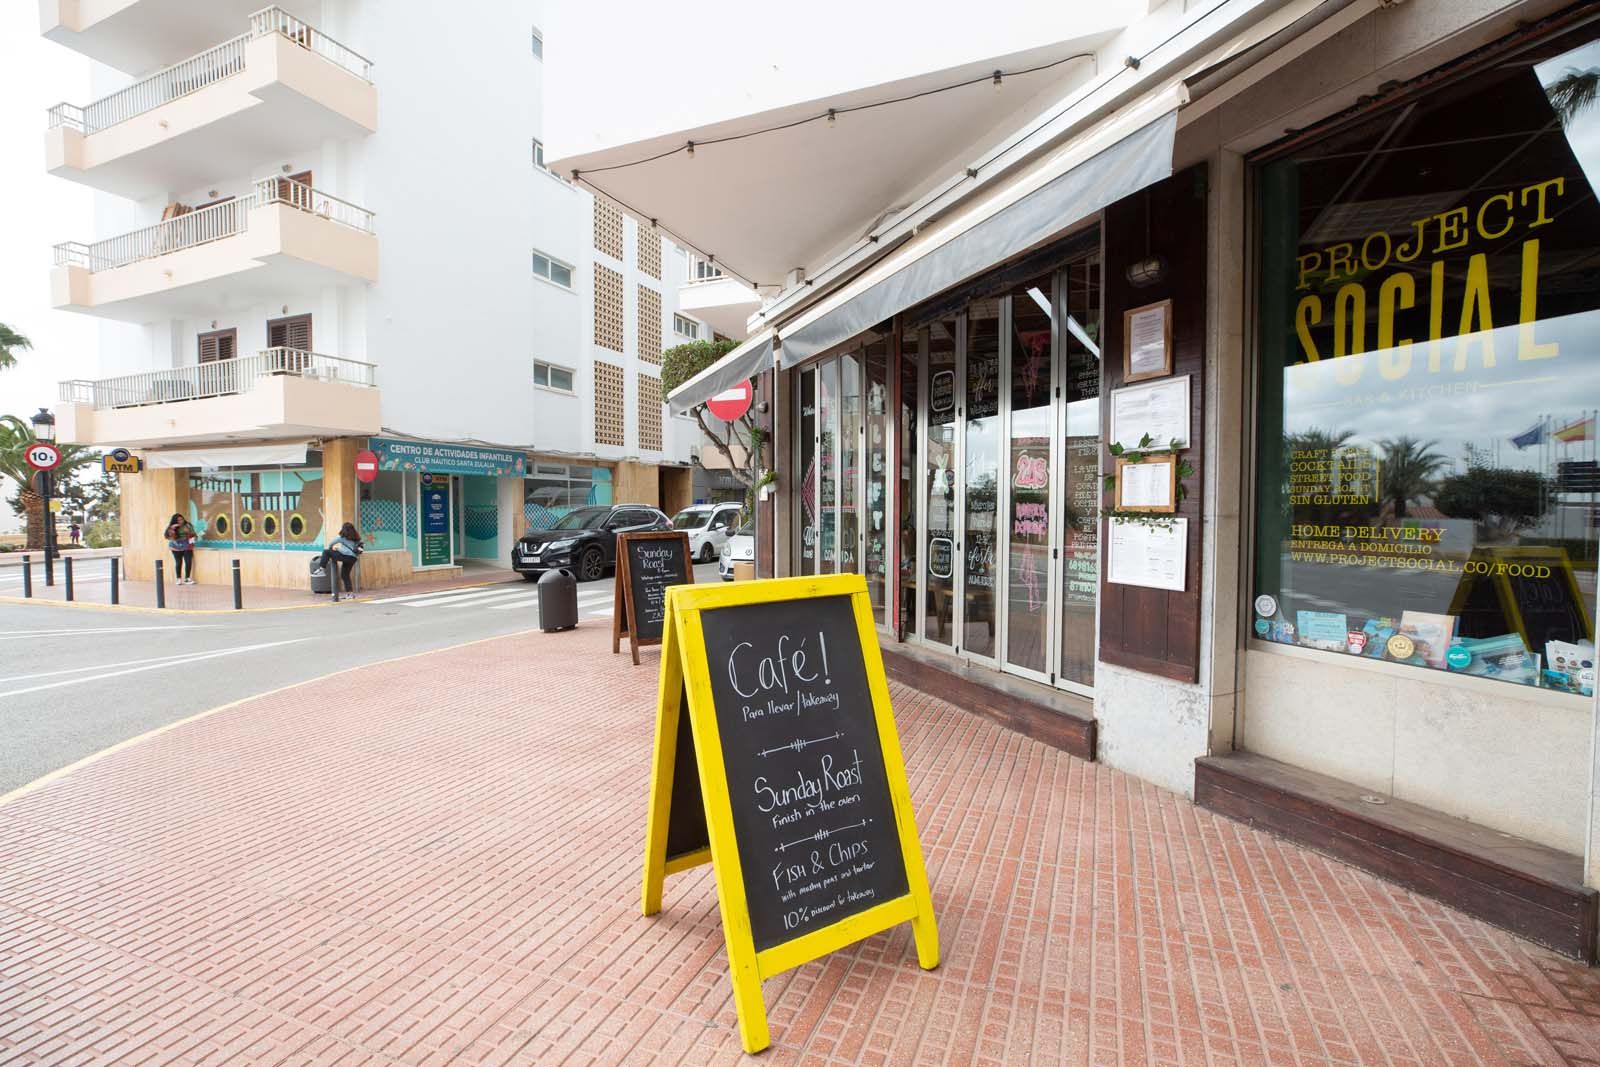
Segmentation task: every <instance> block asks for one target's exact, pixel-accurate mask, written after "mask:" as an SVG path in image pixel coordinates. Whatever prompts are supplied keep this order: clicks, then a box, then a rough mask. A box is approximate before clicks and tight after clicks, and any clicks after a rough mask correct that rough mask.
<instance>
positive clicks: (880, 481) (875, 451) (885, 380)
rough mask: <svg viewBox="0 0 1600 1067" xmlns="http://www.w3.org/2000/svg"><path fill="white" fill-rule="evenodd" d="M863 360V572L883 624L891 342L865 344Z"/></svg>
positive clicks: (868, 590) (885, 594) (887, 512)
mask: <svg viewBox="0 0 1600 1067" xmlns="http://www.w3.org/2000/svg"><path fill="white" fill-rule="evenodd" d="M861 358H862V365H863V367H864V368H865V369H866V374H867V380H866V393H865V394H864V400H865V403H866V420H867V421H866V432H865V435H864V436H865V439H866V453H865V458H864V460H863V464H864V466H865V467H866V477H865V478H864V479H863V482H864V484H865V486H866V494H867V498H866V501H865V506H864V507H863V508H862V509H861V522H862V525H863V526H865V527H866V530H865V534H866V536H865V538H864V540H865V543H866V557H865V560H864V562H863V565H862V568H861V571H862V573H863V574H865V575H866V576H867V593H868V594H869V595H870V596H871V598H872V614H873V617H874V618H876V619H878V620H879V621H880V622H883V621H885V619H884V610H883V609H884V603H885V599H886V596H887V589H888V580H889V532H888V522H889V486H890V484H891V483H890V481H889V465H888V449H889V339H888V338H887V337H884V338H881V339H879V340H877V341H874V342H872V343H871V344H868V345H866V346H865V347H864V348H863V349H862V353H861Z"/></svg>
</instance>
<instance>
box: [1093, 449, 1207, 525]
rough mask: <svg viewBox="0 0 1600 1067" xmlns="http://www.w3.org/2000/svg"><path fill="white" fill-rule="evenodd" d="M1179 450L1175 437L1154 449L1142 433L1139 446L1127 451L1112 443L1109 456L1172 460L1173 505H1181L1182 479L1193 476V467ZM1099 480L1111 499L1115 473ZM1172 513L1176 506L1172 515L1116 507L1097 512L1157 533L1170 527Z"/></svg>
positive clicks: (1133, 460)
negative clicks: (1147, 527)
mask: <svg viewBox="0 0 1600 1067" xmlns="http://www.w3.org/2000/svg"><path fill="white" fill-rule="evenodd" d="M1183 448H1184V446H1183V444H1182V442H1180V441H1179V440H1178V439H1177V438H1176V437H1174V438H1173V439H1172V440H1171V441H1169V442H1167V444H1166V446H1165V447H1161V448H1158V447H1156V443H1155V442H1154V441H1153V440H1151V438H1150V435H1149V434H1145V435H1144V436H1143V437H1141V438H1139V443H1138V444H1137V445H1135V446H1134V447H1133V448H1127V447H1125V446H1123V445H1121V444H1113V445H1111V446H1110V451H1111V454H1112V455H1113V456H1115V457H1116V458H1117V459H1120V460H1123V461H1124V462H1127V463H1143V462H1144V461H1145V460H1147V459H1151V458H1153V457H1156V456H1172V457H1174V460H1175V462H1176V464H1177V471H1176V473H1177V479H1176V482H1177V485H1176V488H1175V489H1174V491H1173V502H1174V505H1182V503H1183V498H1184V497H1185V496H1187V495H1188V491H1187V490H1186V489H1185V488H1184V486H1183V480H1184V479H1185V478H1192V477H1193V476H1194V466H1193V465H1192V464H1191V463H1190V462H1189V461H1188V460H1186V459H1184V458H1183V457H1182V456H1181V455H1180V453H1181V452H1182V451H1183ZM1102 481H1103V484H1104V486H1105V490H1106V492H1108V493H1111V494H1112V497H1111V498H1112V499H1113V500H1115V499H1116V488H1117V476H1116V474H1114V473H1113V474H1108V475H1106V476H1105V478H1104V479H1103V480H1102ZM1175 512H1176V506H1175V507H1174V511H1173V512H1172V513H1168V512H1153V511H1140V510H1129V509H1127V508H1117V507H1110V508H1101V509H1100V515H1101V516H1102V517H1103V518H1107V519H1117V520H1119V521H1121V522H1136V523H1139V524H1141V525H1144V526H1150V527H1154V528H1156V529H1160V530H1165V529H1169V528H1170V527H1171V526H1172V522H1173V520H1174V519H1176V518H1177V517H1178V516H1177V514H1176V513H1175Z"/></svg>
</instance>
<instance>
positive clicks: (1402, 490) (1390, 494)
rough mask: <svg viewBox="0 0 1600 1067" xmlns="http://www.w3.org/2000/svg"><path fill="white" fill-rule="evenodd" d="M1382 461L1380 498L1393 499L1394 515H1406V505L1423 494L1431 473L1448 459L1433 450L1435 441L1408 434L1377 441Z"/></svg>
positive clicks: (1436, 470)
mask: <svg viewBox="0 0 1600 1067" xmlns="http://www.w3.org/2000/svg"><path fill="white" fill-rule="evenodd" d="M1378 444H1379V445H1380V446H1381V447H1382V448H1383V463H1382V466H1381V468H1380V471H1379V481H1380V484H1381V485H1382V487H1383V498H1384V499H1385V500H1390V501H1393V502H1394V517H1395V518H1397V519H1403V518H1405V517H1406V504H1407V503H1408V502H1410V501H1413V500H1417V499H1419V498H1421V497H1423V496H1426V495H1427V494H1428V493H1429V491H1431V490H1432V488H1433V480H1434V476H1435V475H1437V474H1438V473H1439V470H1440V468H1442V467H1444V466H1445V465H1447V464H1448V463H1449V462H1450V461H1449V460H1448V459H1446V458H1445V457H1444V456H1441V455H1440V454H1439V453H1437V452H1435V451H1434V449H1435V448H1437V447H1438V445H1439V442H1438V441H1419V440H1417V439H1416V438H1415V437H1411V436H1410V435H1408V434H1402V435H1401V436H1399V437H1395V438H1389V439H1385V440H1382V441H1379V442H1378Z"/></svg>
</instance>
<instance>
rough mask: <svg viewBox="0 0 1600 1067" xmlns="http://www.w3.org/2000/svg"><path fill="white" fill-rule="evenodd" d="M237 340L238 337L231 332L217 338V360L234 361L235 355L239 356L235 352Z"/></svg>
mask: <svg viewBox="0 0 1600 1067" xmlns="http://www.w3.org/2000/svg"><path fill="white" fill-rule="evenodd" d="M237 340H238V335H237V334H234V333H231V332H230V333H225V334H222V335H221V336H219V337H218V338H217V358H218V359H232V358H233V357H234V356H235V355H237V353H236V352H235V351H234V344H235V342H236V341H237Z"/></svg>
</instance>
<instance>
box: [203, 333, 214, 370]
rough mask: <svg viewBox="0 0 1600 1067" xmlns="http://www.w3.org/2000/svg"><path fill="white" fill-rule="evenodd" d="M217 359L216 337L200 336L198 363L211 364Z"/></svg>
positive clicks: (212, 335)
mask: <svg viewBox="0 0 1600 1067" xmlns="http://www.w3.org/2000/svg"><path fill="white" fill-rule="evenodd" d="M216 358H217V335H216V334H211V335H209V336H207V335H201V337H200V362H201V363H211V362H213V361H215V360H216Z"/></svg>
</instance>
